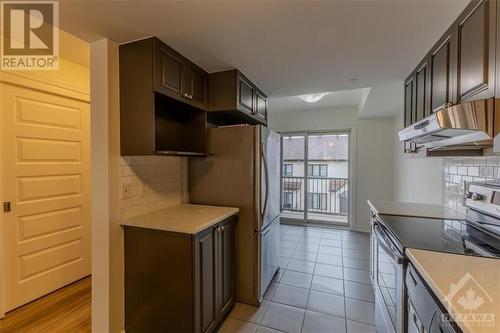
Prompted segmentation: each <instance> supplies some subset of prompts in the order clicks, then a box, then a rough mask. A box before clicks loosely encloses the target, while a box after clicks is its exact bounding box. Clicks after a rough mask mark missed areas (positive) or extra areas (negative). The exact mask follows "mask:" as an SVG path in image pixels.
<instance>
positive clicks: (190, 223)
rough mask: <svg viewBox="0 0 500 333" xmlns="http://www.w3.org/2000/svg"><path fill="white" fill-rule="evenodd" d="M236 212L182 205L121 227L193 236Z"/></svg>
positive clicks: (143, 217) (236, 209)
mask: <svg viewBox="0 0 500 333" xmlns="http://www.w3.org/2000/svg"><path fill="white" fill-rule="evenodd" d="M238 212H239V209H238V208H233V207H219V206H206V205H191V204H182V205H177V206H172V207H168V208H165V209H160V210H156V211H154V212H151V213H147V214H144V215H139V216H135V217H131V218H128V219H126V220H124V221H122V225H125V226H133V227H142V228H149V229H156V230H164V231H172V232H180V233H185V234H193V235H194V234H196V233H198V232H200V231H202V230H204V229H206V228H208V227H210V226H212V225H214V224H216V223H218V222H220V221H222V220H224V219H226V218H228V217H230V216H232V215H234V214H237V213H238Z"/></svg>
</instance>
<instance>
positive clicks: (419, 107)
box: [415, 58, 429, 121]
mask: <svg viewBox="0 0 500 333" xmlns="http://www.w3.org/2000/svg"><path fill="white" fill-rule="evenodd" d="M428 90H429V64H428V61H427V58H425V59H424V60H423V61H422V62H421V63H420V64H419V65H418V66H417V70H416V71H415V121H419V120H422V119H424V118H425V117H426V116H428V115H429V103H428V102H429V100H428V97H429V92H428Z"/></svg>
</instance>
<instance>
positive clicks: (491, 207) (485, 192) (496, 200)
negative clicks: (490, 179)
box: [465, 183, 500, 217]
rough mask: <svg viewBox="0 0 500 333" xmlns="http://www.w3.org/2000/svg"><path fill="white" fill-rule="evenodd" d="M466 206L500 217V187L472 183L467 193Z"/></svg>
mask: <svg viewBox="0 0 500 333" xmlns="http://www.w3.org/2000/svg"><path fill="white" fill-rule="evenodd" d="M465 206H467V207H469V208H473V209H477V210H479V211H482V212H484V213H487V214H490V215H493V216H498V217H500V185H496V184H482V183H470V184H469V186H468V189H467V191H466V192H465Z"/></svg>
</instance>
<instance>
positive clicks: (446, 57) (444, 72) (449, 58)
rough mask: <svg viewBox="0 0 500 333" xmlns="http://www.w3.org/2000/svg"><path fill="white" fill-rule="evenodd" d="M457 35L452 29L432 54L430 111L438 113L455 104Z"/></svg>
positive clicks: (434, 48) (430, 63) (430, 62)
mask: <svg viewBox="0 0 500 333" xmlns="http://www.w3.org/2000/svg"><path fill="white" fill-rule="evenodd" d="M456 52H457V34H456V29H455V27H452V28H451V29H450V30H449V31H448V32H447V33H446V34H445V35H444V36H443V37H441V39H440V40H439V41H438V42H437V43H436V45H434V47H433V48H432V49H431V52H430V60H429V66H430V67H429V69H430V83H429V84H430V110H431V112H436V111H438V110H439V109H441V108H443V107H444V106H445V104H447V103H451V102H455V101H456V100H455V92H454V89H453V86H454V83H453V82H454V80H455V76H456Z"/></svg>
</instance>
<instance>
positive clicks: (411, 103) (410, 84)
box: [404, 74, 415, 127]
mask: <svg viewBox="0 0 500 333" xmlns="http://www.w3.org/2000/svg"><path fill="white" fill-rule="evenodd" d="M414 90H415V76H414V75H413V74H412V75H410V76H409V77H408V79H406V81H405V108H404V127H408V126H410V125H411V124H413V123H414V121H415V120H414V117H415V115H414V114H415V111H414V108H415V92H414Z"/></svg>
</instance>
